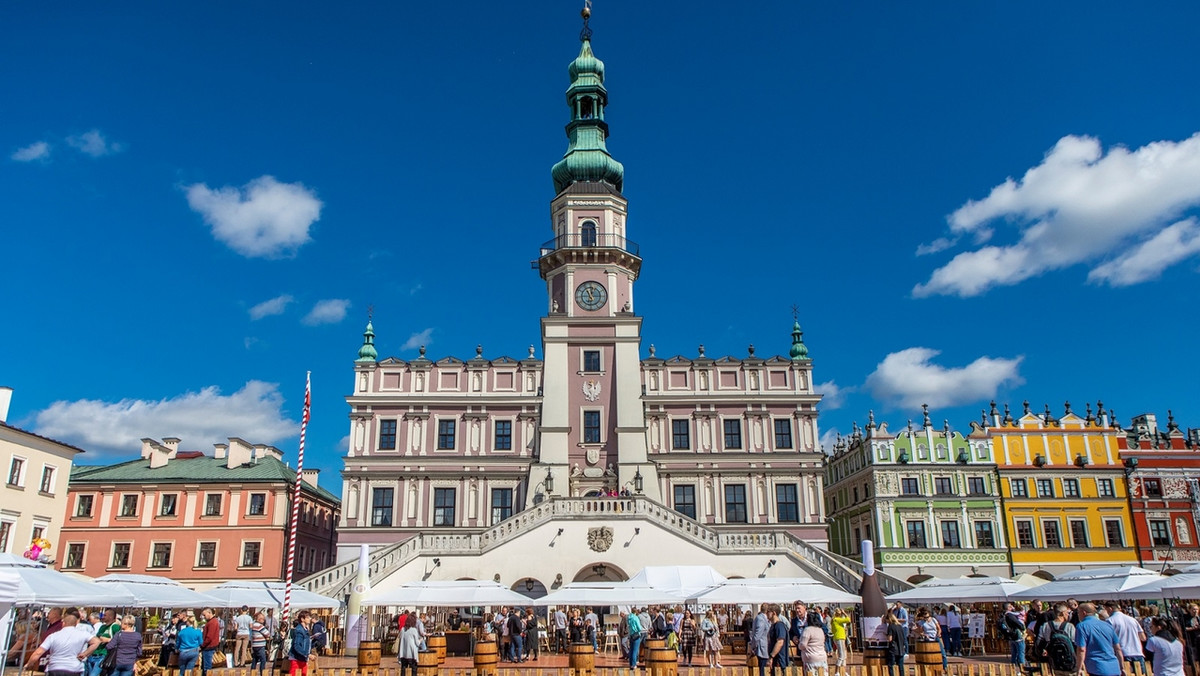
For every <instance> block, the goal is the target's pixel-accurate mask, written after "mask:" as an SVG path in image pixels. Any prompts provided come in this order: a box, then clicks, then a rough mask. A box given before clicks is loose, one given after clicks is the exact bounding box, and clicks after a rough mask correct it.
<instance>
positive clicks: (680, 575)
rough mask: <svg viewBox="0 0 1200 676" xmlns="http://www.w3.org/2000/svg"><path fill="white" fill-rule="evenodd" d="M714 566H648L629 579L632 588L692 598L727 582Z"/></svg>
mask: <svg viewBox="0 0 1200 676" xmlns="http://www.w3.org/2000/svg"><path fill="white" fill-rule="evenodd" d="M725 580H726V578H725V576H724V575H722V574H720V573H718V572H717V571H715V570H713V568H712V566H646V567H645V568H643V569H642V570H641V571H640V572H639V573H638V574H637V575H634V576H633V577H631V578H629V582H628V584H629V586H631V587H650V588H652V589H657V590H658V591H661V592H666V593H667V594H669V595H671V596H678V597H680V598H684V599H686V598H690V597H692V596H695V595H696V594H699V593H700V592H702V591H705V590H707V589H712V588H713V587H716V586H717V585H719V584H721V583H722V582H725Z"/></svg>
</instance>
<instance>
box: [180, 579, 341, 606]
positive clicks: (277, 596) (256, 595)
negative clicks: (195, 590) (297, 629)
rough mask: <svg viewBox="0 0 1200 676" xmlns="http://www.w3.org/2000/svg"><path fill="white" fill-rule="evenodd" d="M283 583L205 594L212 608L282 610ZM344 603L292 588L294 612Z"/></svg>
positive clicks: (232, 586) (232, 585)
mask: <svg viewBox="0 0 1200 676" xmlns="http://www.w3.org/2000/svg"><path fill="white" fill-rule="evenodd" d="M285 586H286V585H285V584H284V583H283V582H241V581H236V582H226V583H225V584H223V585H221V586H219V587H214V588H212V589H209V590H208V591H206V592H204V595H205V596H206V597H208V601H207V602H208V603H209V604H210V605H214V606H218V607H221V608H238V607H241V606H249V607H250V608H282V607H283V598H284V588H285ZM341 605H342V604H341V601H338V600H337V599H332V598H329V597H328V596H321V595H320V594H315V593H313V592H310V591H308V590H307V589H305V588H303V587H298V586H295V585H293V586H292V608H337V607H339V606H341Z"/></svg>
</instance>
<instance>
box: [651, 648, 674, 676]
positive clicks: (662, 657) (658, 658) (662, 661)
mask: <svg viewBox="0 0 1200 676" xmlns="http://www.w3.org/2000/svg"><path fill="white" fill-rule="evenodd" d="M646 670H647V671H649V672H650V676H676V674H678V673H679V654H678V653H676V652H675V649H674V648H651V649H650V657H649V658H648V659H647V660H646Z"/></svg>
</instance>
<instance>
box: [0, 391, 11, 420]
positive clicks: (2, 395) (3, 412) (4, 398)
mask: <svg viewBox="0 0 1200 676" xmlns="http://www.w3.org/2000/svg"><path fill="white" fill-rule="evenodd" d="M11 403H12V388H11V387H7V386H4V385H0V423H6V422H8V405H9V404H11Z"/></svg>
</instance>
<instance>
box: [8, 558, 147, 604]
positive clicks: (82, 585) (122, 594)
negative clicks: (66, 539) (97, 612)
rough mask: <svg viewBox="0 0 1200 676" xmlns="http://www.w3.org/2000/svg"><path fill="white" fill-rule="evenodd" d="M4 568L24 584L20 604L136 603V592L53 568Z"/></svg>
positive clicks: (21, 589)
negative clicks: (89, 580)
mask: <svg viewBox="0 0 1200 676" xmlns="http://www.w3.org/2000/svg"><path fill="white" fill-rule="evenodd" d="M0 571H3V572H5V573H10V574H12V575H15V576H16V577H17V578H19V579H20V587H19V589H18V590H17V594H16V597H15V598H14V599H13V602H14V603H16V604H17V605H28V604H34V603H37V604H45V605H51V606H67V605H74V604H86V605H89V606H131V605H133V602H134V597H133V594H130V593H129V592H127V591H125V590H124V589H119V588H117V587H115V586H113V585H103V584H98V583H96V582H88V581H87V580H81V579H79V578H77V577H72V576H70V575H64V574H62V573H60V572H58V571H57V570H53V569H51V568H30V567H27V566H17V567H13V568H5V567H3V566H0Z"/></svg>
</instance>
